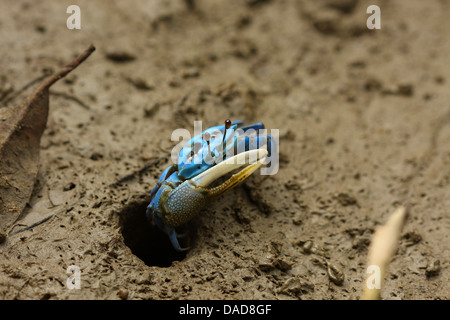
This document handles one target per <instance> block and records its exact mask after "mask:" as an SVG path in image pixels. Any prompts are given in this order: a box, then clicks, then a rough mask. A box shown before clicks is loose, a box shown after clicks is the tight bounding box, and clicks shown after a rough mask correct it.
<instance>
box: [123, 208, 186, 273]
mask: <svg viewBox="0 0 450 320" xmlns="http://www.w3.org/2000/svg"><path fill="white" fill-rule="evenodd" d="M147 205H148V203H147V202H144V201H142V202H131V203H129V204H127V205H126V206H125V207H124V208H123V209H122V212H121V213H120V225H121V229H122V235H123V238H124V240H125V244H126V245H127V246H128V247H129V248H130V249H131V251H132V252H133V254H134V255H136V256H137V257H138V258H139V259H141V260H142V261H144V263H145V264H146V265H148V266H157V267H170V266H171V265H172V262H174V261H181V260H183V259H184V258H185V257H186V253H185V252H178V251H176V250H175V249H174V248H173V247H172V244H171V243H170V240H169V237H168V236H167V235H166V234H165V233H163V232H162V231H161V230H160V229H159V228H158V227H156V226H153V225H152V224H151V223H150V222H149V220H148V219H147V217H146V216H145V211H146V209H147ZM180 244H181V243H180ZM181 245H183V244H181Z"/></svg>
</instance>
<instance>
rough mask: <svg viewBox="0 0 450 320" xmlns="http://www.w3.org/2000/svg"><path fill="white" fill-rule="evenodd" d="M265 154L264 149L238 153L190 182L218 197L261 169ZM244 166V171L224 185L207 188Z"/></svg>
mask: <svg viewBox="0 0 450 320" xmlns="http://www.w3.org/2000/svg"><path fill="white" fill-rule="evenodd" d="M267 154H268V152H267V150H265V149H255V150H250V151H246V152H242V153H239V154H237V155H235V156H234V157H231V158H228V159H226V160H225V161H222V162H220V163H219V164H217V165H215V166H213V167H211V168H210V169H208V170H206V171H205V172H202V173H201V174H199V175H198V176H196V177H194V178H192V179H191V180H190V181H191V183H192V184H193V185H194V186H196V187H199V188H205V189H207V190H208V192H209V194H210V195H219V194H221V193H223V192H225V191H227V190H229V189H231V188H233V187H235V186H236V185H238V184H239V183H240V182H242V181H244V180H245V179H246V178H247V177H248V176H250V175H251V174H252V173H253V172H255V171H256V170H257V169H258V168H259V167H261V165H263V163H264V161H265V159H266V157H267ZM244 165H246V167H245V168H244V169H242V170H241V171H239V172H238V173H236V174H234V175H232V176H231V177H230V178H229V179H228V180H226V181H225V182H224V183H222V184H220V185H219V186H217V187H214V188H207V187H208V186H209V185H210V184H211V183H212V182H214V181H215V180H217V179H219V178H220V177H223V176H224V175H226V174H228V173H230V172H231V171H233V170H236V169H238V168H240V167H242V166H244Z"/></svg>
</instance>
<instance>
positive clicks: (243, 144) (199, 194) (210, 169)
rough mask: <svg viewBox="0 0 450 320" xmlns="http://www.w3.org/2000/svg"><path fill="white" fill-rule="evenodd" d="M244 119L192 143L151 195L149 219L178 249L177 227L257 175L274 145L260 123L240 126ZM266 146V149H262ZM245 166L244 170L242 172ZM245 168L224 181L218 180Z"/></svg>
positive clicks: (227, 122)
mask: <svg viewBox="0 0 450 320" xmlns="http://www.w3.org/2000/svg"><path fill="white" fill-rule="evenodd" d="M241 124H242V121H234V122H230V121H229V120H227V121H226V122H225V125H222V126H216V127H211V128H209V129H207V130H205V131H203V132H202V134H200V135H197V136H195V137H193V138H192V139H191V140H189V141H188V142H187V143H186V145H185V146H184V147H183V149H182V150H181V151H180V153H179V156H178V164H174V165H171V166H169V167H168V168H167V169H166V170H164V172H163V173H162V174H161V176H160V178H159V180H158V183H157V185H156V186H155V187H154V188H153V190H152V191H151V195H150V196H151V201H150V204H149V205H148V207H147V213H146V214H147V218H148V219H149V220H150V221H151V222H152V223H154V224H155V225H157V226H158V227H159V228H160V229H161V230H163V231H164V232H165V233H166V234H167V235H168V236H169V239H170V241H171V242H172V245H173V247H174V248H175V249H176V250H178V251H185V250H188V249H189V248H182V247H181V246H180V244H179V242H178V237H181V236H183V235H177V233H176V231H175V228H176V227H178V226H181V225H183V224H185V223H186V222H188V221H189V220H191V219H192V218H193V217H194V216H195V215H196V214H198V213H199V211H200V210H201V209H202V208H203V207H204V206H205V205H206V204H207V203H208V202H209V201H211V199H213V198H215V197H217V196H219V195H221V194H223V193H224V192H226V191H228V190H230V189H231V188H233V187H235V186H236V185H238V184H239V183H240V182H242V181H243V180H245V179H246V178H247V177H249V176H250V175H251V174H252V173H253V172H254V171H256V170H257V169H258V168H259V167H260V166H261V165H262V164H263V161H264V160H265V159H266V156H268V155H270V151H271V150H272V145H276V142H275V141H273V139H272V137H271V136H270V135H264V134H263V135H259V134H258V133H257V132H258V131H260V130H261V129H264V125H263V124H262V123H255V124H252V125H249V126H241ZM264 145H265V146H266V147H267V150H266V149H263V148H261V147H262V146H264ZM242 167H244V168H243V169H241V168H242ZM236 169H241V170H240V171H239V172H237V173H235V174H233V175H232V176H231V177H230V178H228V179H227V180H226V181H225V182H223V183H221V184H219V185H217V186H214V187H211V184H212V183H213V182H214V181H216V180H217V179H219V178H221V177H223V176H225V175H227V174H229V173H230V172H232V171H235V170H236Z"/></svg>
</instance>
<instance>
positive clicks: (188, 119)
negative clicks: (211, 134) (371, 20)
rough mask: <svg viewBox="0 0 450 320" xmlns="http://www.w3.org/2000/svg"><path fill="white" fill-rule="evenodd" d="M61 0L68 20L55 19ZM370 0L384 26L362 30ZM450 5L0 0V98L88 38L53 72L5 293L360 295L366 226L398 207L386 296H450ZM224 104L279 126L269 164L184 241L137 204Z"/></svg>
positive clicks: (227, 111)
mask: <svg viewBox="0 0 450 320" xmlns="http://www.w3.org/2000/svg"><path fill="white" fill-rule="evenodd" d="M71 4H77V5H78V6H79V7H80V9H81V30H68V29H67V27H66V20H67V18H68V16H69V14H67V13H66V9H67V7H68V6H69V5H71ZM370 4H376V5H379V7H380V9H381V29H380V30H369V29H367V27H366V19H367V18H368V17H369V15H368V14H367V13H366V9H367V7H368V5H370ZM449 11H450V1H444V0H441V1H438V0H433V1H426V2H425V1H420V0H414V1H412V0H411V1H402V0H395V1H377V0H373V1H369V2H368V1H361V0H360V1H358V0H342V1H338V0H321V1H291V0H280V1H275V0H273V1H269V0H245V1H243V0H242V1H238V0H234V1H227V0H222V1H207V0H203V1H201V0H196V1H175V0H171V1H165V0H152V1H140V0H135V1H106V0H103V1H49V0H45V1H39V2H36V1H14V2H13V1H9V2H4V3H2V4H1V5H0V17H1V19H0V49H1V50H0V61H1V70H0V92H1V93H2V95H3V96H4V95H6V94H8V96H9V97H11V96H12V97H13V98H12V99H9V101H8V103H7V104H5V100H6V99H3V101H2V105H1V107H2V108H5V107H8V106H11V105H16V104H19V103H21V101H22V100H23V99H24V98H25V97H26V96H27V95H29V94H30V93H31V90H32V88H29V89H27V90H25V91H24V92H20V89H21V88H22V87H23V86H25V85H26V84H27V83H29V82H30V81H32V80H33V79H36V78H39V77H40V76H42V74H44V73H45V72H47V71H48V70H57V69H58V68H59V67H61V66H63V65H65V64H66V63H68V62H69V61H71V60H72V59H73V58H74V57H75V56H76V55H78V54H79V53H81V52H82V51H83V50H85V49H86V48H87V47H88V45H90V44H91V43H93V44H94V45H95V46H96V48H97V50H96V52H95V53H94V54H93V55H92V56H91V57H90V58H89V59H88V60H87V61H85V62H84V63H83V64H82V65H81V66H80V67H79V68H78V69H76V70H75V71H74V72H73V73H72V74H70V75H69V76H68V77H67V78H66V79H64V80H61V81H60V82H59V83H57V84H56V85H55V86H54V87H52V90H51V96H50V98H51V104H50V115H49V119H48V125H47V129H46V131H45V133H44V136H43V138H42V141H41V160H40V171H39V175H38V181H37V184H36V186H35V190H34V193H33V195H32V198H31V200H30V203H29V205H28V206H27V208H26V210H25V212H24V213H23V215H22V217H21V219H20V220H19V221H17V223H16V225H15V226H14V227H13V228H12V229H11V232H10V234H9V235H8V237H7V239H6V241H5V242H4V243H3V244H2V245H1V246H0V250H1V260H0V297H1V298H2V299H121V298H128V299H358V298H359V296H360V292H361V286H362V282H363V279H364V277H365V273H366V259H367V248H368V244H369V243H370V239H371V236H372V233H373V231H374V229H375V228H376V227H377V226H378V225H380V224H382V223H384V222H385V221H386V219H387V217H388V216H389V214H390V213H391V212H392V211H393V210H394V209H395V208H396V207H397V206H398V205H399V204H409V205H410V207H411V215H410V217H409V220H408V221H407V223H406V225H405V227H404V230H403V235H402V238H401V241H400V245H399V249H398V251H397V254H396V255H395V257H394V259H393V261H392V263H391V265H390V267H389V273H388V276H387V278H386V284H385V287H384V289H383V292H382V298H383V299H448V298H449V283H448V276H449V269H448V265H449V229H450V228H449V208H450V102H449V101H450V90H449V82H450V63H449V56H450V35H449V30H450V20H449V19H448V12H449ZM227 118H230V119H232V120H237V119H241V120H244V121H245V122H246V123H253V122H259V121H261V122H264V124H265V125H266V127H267V128H268V129H269V130H270V129H279V130H280V142H279V143H280V170H279V172H278V173H277V174H276V175H274V176H269V177H266V176H261V175H259V174H255V175H254V176H252V177H251V178H249V179H248V181H246V182H245V183H244V184H243V185H241V186H239V187H238V188H235V189H233V190H232V191H230V192H228V193H227V194H225V195H224V196H223V197H221V198H220V199H219V200H218V201H214V202H212V203H211V204H210V205H209V206H208V207H207V208H206V209H205V210H203V211H202V212H201V214H199V215H198V216H197V217H196V218H195V219H194V220H193V221H192V222H191V223H189V224H188V225H186V227H185V228H184V229H186V231H187V232H188V234H189V241H190V244H191V246H192V249H191V250H190V251H189V252H187V253H186V254H177V253H176V252H175V251H173V249H172V248H171V246H170V243H169V241H168V239H167V237H166V236H165V235H164V234H162V233H161V232H160V231H159V230H157V229H155V228H154V227H152V226H151V225H149V224H148V223H147V221H146V220H145V216H144V214H145V207H146V205H147V203H148V201H149V194H150V190H151V189H152V188H153V186H154V185H155V183H156V181H157V179H158V177H159V175H160V174H161V173H162V171H163V170H164V169H165V168H166V167H167V166H168V165H169V164H170V158H169V155H170V151H171V150H172V148H173V146H174V145H175V144H176V143H175V142H173V141H171V140H170V137H171V134H172V132H173V131H174V130H175V129H177V128H186V129H188V130H190V131H191V132H192V131H193V126H194V120H202V121H203V125H204V128H206V127H209V126H213V125H218V124H222V123H223V121H224V120H225V119H227ZM146 165H148V167H147V168H146V169H145V170H141V169H142V168H144V167H145V166H146ZM129 174H131V175H132V176H131V178H130V179H128V180H127V181H125V182H123V183H115V182H117V181H118V180H119V179H120V178H121V177H123V176H126V175H129ZM47 217H50V219H48V220H47V221H46V222H44V223H42V224H40V225H38V226H36V227H33V228H31V229H29V230H26V231H23V232H19V233H15V232H17V231H19V230H21V229H23V228H24V227H26V226H31V225H33V224H34V223H36V222H38V221H41V220H42V219H44V218H47ZM437 260H439V263H440V267H436V268H435V269H434V270H432V268H430V266H428V265H429V264H433V263H435V262H436V261H437ZM324 261H327V262H328V263H330V264H331V265H333V266H334V267H335V269H334V270H335V271H337V270H341V271H342V272H343V274H344V279H343V281H342V278H341V279H337V278H335V277H334V278H333V277H332V275H333V272H332V274H331V277H330V275H329V274H328V272H327V268H326V267H324ZM71 265H75V266H77V267H79V268H80V271H81V278H80V279H81V283H80V284H81V288H80V289H79V290H77V289H73V290H69V289H68V287H67V285H66V281H67V278H68V277H69V276H70V275H71V274H70V273H67V269H68V267H69V266H71ZM427 266H428V269H427Z"/></svg>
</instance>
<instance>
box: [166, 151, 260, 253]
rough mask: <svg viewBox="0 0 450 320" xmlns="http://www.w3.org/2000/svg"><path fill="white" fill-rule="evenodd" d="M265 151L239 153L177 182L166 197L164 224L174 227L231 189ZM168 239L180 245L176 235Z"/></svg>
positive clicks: (250, 171) (258, 161) (258, 160)
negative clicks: (177, 184) (181, 181)
mask: <svg viewBox="0 0 450 320" xmlns="http://www.w3.org/2000/svg"><path fill="white" fill-rule="evenodd" d="M267 154H268V153H267V150H265V149H255V150H250V151H246V152H242V153H240V154H238V155H236V156H234V157H231V158H228V159H226V160H224V161H222V162H220V163H219V164H217V165H215V166H213V167H211V168H210V169H208V170H206V171H204V172H202V173H201V174H199V175H197V176H195V177H193V178H191V179H189V180H186V181H185V182H183V183H182V184H180V185H179V186H178V187H177V188H175V189H174V190H173V191H172V192H171V193H170V195H169V196H168V197H167V202H166V203H167V207H166V208H167V212H170V214H167V215H165V216H164V219H163V222H164V224H165V225H166V226H168V227H169V228H174V227H176V226H179V225H182V224H184V223H185V222H187V221H189V220H190V219H192V218H193V217H194V216H195V215H196V214H197V213H198V212H199V210H201V209H202V208H203V207H204V206H205V205H206V204H207V203H208V202H209V201H210V200H211V198H213V197H216V196H219V195H221V194H222V193H224V192H226V191H228V190H230V189H232V188H234V187H235V186H237V185H238V184H239V183H241V182H242V181H244V180H245V179H246V178H248V177H249V176H250V175H251V174H252V173H253V172H255V171H256V170H257V169H258V168H259V167H261V165H262V164H263V163H264V161H265V159H266V156H267ZM243 166H245V167H244V168H243V169H241V170H240V171H238V172H237V173H235V174H233V175H232V176H231V177H229V178H228V179H226V180H225V181H224V182H222V183H220V184H218V185H216V184H214V185H213V182H216V181H217V180H218V179H220V178H223V177H224V176H225V175H227V174H229V173H231V172H232V171H235V170H237V169H239V168H241V167H243ZM170 239H171V241H172V244H173V246H174V247H175V248H180V245H179V243H178V240H177V238H176V234H175V235H174V236H170Z"/></svg>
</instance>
